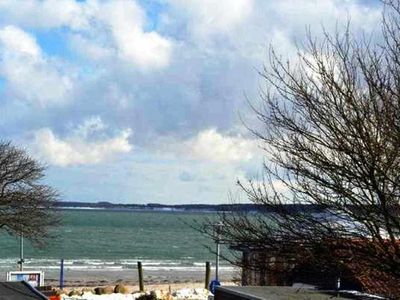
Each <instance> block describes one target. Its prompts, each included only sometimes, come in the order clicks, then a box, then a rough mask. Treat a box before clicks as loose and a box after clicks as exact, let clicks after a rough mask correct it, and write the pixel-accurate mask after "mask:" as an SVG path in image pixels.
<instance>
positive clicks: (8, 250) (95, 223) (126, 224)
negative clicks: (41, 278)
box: [0, 210, 228, 272]
mask: <svg viewBox="0 0 400 300" xmlns="http://www.w3.org/2000/svg"><path fill="white" fill-rule="evenodd" d="M61 214H62V219H63V223H62V225H61V226H60V227H59V228H58V229H57V230H56V232H57V234H58V238H57V239H55V240H51V241H49V242H48V243H47V246H46V247H45V248H43V249H36V248H33V247H32V246H31V245H29V243H27V242H26V243H25V247H24V250H25V251H24V252H25V260H26V264H25V266H26V267H28V268H31V269H44V270H46V271H51V270H52V269H54V270H58V269H59V262H60V259H61V258H64V259H65V266H66V268H67V270H75V271H79V270H82V271H83V270H87V271H88V270H99V271H100V270H108V271H110V270H114V271H117V270H122V271H123V270H124V269H132V268H134V267H135V266H136V263H137V261H138V260H140V261H142V262H143V265H144V266H145V268H146V269H147V270H153V271H157V270H161V271H162V270H164V271H168V270H169V271H171V270H179V269H184V270H186V271H190V270H192V271H193V272H196V271H198V270H202V269H203V266H204V262H205V261H213V260H214V255H213V254H212V253H210V252H209V251H208V250H207V249H206V248H205V247H204V245H210V246H213V245H214V244H213V241H211V240H210V239H209V238H207V237H205V236H203V235H202V234H200V233H199V232H197V231H196V230H194V229H193V228H191V227H190V226H188V225H187V224H192V223H193V222H195V221H201V220H203V219H204V218H205V217H207V218H213V217H216V215H215V214H213V213H194V212H164V211H163V212H148V211H106V210H63V211H61ZM18 256H19V239H18V238H15V237H10V236H8V235H5V234H2V235H0V272H1V271H3V270H10V269H15V268H16V261H17V260H18ZM222 264H224V262H222ZM225 265H226V267H228V265H227V263H225Z"/></svg>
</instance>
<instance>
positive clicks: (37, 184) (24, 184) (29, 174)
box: [0, 142, 58, 243]
mask: <svg viewBox="0 0 400 300" xmlns="http://www.w3.org/2000/svg"><path fill="white" fill-rule="evenodd" d="M44 170H45V167H44V166H42V165H41V164H39V163H38V162H37V161H35V160H34V159H32V158H31V157H30V156H29V155H27V154H26V152H25V151H24V150H22V149H19V148H17V147H15V146H13V145H11V144H10V143H9V142H0V228H1V229H4V230H5V231H7V232H8V233H10V234H12V235H21V234H22V235H23V236H24V237H26V238H28V239H30V240H32V241H33V242H36V243H40V242H42V241H43V240H44V239H45V238H47V237H48V236H49V228H50V227H51V226H53V225H56V224H57V223H58V217H57V215H56V213H55V212H54V210H53V209H52V206H53V204H54V202H55V201H56V200H57V192H56V191H55V190H54V189H53V188H51V187H49V186H47V185H45V184H43V183H42V182H41V180H42V179H43V177H44Z"/></svg>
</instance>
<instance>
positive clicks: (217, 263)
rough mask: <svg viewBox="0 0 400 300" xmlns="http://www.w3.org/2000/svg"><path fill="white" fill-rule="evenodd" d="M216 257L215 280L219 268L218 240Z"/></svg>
mask: <svg viewBox="0 0 400 300" xmlns="http://www.w3.org/2000/svg"><path fill="white" fill-rule="evenodd" d="M216 253H217V256H216V258H215V280H218V267H219V240H217V252H216Z"/></svg>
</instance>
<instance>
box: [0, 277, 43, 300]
mask: <svg viewBox="0 0 400 300" xmlns="http://www.w3.org/2000/svg"><path fill="white" fill-rule="evenodd" d="M0 299H7V300H26V299H27V300H29V299H39V300H45V299H47V298H46V296H44V295H43V294H41V293H40V292H39V291H38V290H36V289H35V288H33V287H32V286H31V285H30V284H29V283H26V282H25V281H19V282H0Z"/></svg>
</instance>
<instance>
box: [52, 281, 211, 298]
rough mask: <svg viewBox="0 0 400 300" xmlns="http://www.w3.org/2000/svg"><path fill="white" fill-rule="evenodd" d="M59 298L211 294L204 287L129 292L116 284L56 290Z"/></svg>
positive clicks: (188, 296)
mask: <svg viewBox="0 0 400 300" xmlns="http://www.w3.org/2000/svg"><path fill="white" fill-rule="evenodd" d="M57 294H58V295H59V299H60V300H102V299H104V300H134V299H135V300H183V299H191V300H195V299H196V300H207V299H209V296H212V294H211V293H210V292H209V291H208V290H206V289H199V288H196V289H181V290H177V291H163V290H156V291H151V292H134V293H129V292H128V289H127V288H126V287H125V286H124V285H122V284H118V285H116V286H115V287H114V288H113V287H110V286H108V287H97V288H95V289H88V288H85V289H83V290H81V291H79V290H72V291H70V292H69V293H66V292H65V291H62V290H61V291H58V292H57Z"/></svg>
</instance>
